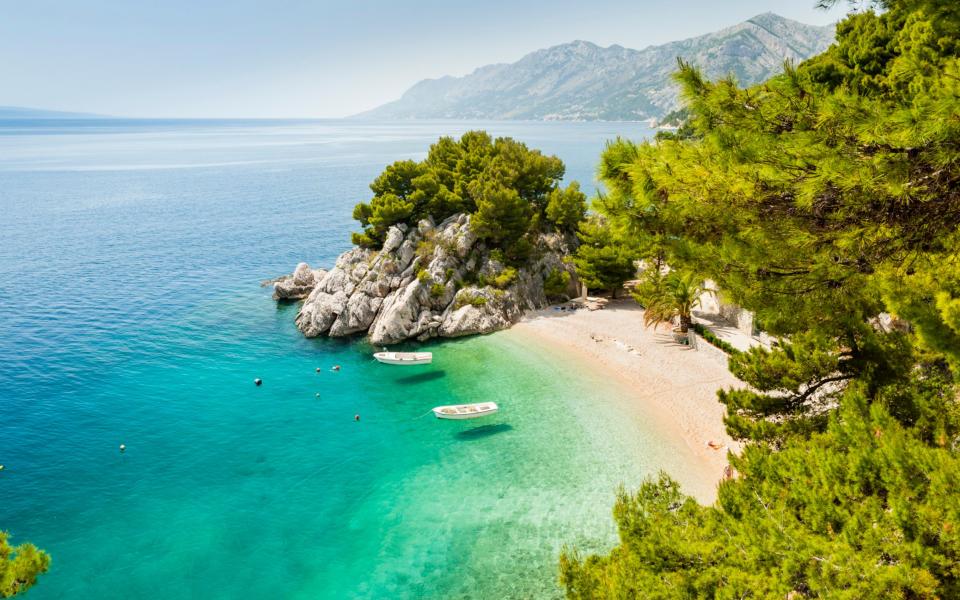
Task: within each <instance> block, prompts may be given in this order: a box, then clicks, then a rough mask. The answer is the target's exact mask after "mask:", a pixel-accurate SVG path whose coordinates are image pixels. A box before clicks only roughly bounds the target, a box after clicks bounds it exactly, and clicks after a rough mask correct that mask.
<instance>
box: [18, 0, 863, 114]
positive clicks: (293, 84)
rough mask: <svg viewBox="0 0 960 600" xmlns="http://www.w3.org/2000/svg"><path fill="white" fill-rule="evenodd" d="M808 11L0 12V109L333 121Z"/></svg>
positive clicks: (781, 0) (171, 3) (813, 13)
mask: <svg viewBox="0 0 960 600" xmlns="http://www.w3.org/2000/svg"><path fill="white" fill-rule="evenodd" d="M813 5H814V0H578V1H570V0H550V1H526V2H524V1H518V0H485V1H481V2H461V1H457V0H446V1H440V0H411V1H405V2H403V1H398V2H389V1H386V0H355V1H352V2H346V1H345V2H329V1H326V0H313V1H306V0H274V1H273V2H266V1H261V2H256V1H252V0H230V1H226V0H224V1H220V2H212V1H203V0H190V1H188V0H157V1H149V2H148V1H146V0H113V1H109V0H75V1H68V0H61V1H54V0H19V1H11V0H0V10H2V12H0V15H2V16H0V56H2V57H3V60H2V61H0V105H7V106H31V107H40V108H48V109H58V110H74V111H83V112H97V113H104V114H113V115H122V116H155V117H244V116H246V117H336V116H344V115H348V114H353V113H356V112H360V111H362V110H365V109H368V108H372V107H374V106H377V105H379V104H382V103H383V102H387V101H389V100H393V99H395V98H397V97H399V95H400V94H401V93H402V92H403V91H404V90H405V89H406V88H408V87H409V86H410V85H412V84H413V83H415V82H417V81H418V80H420V79H423V78H426V77H439V76H441V75H445V74H452V75H463V74H465V73H468V72H470V71H472V70H473V69H474V68H476V67H478V66H482V65H484V64H489V63H493V62H511V61H514V60H517V59H518V58H520V57H521V56H523V55H524V54H526V53H527V52H531V51H533V50H536V49H539V48H544V47H547V46H551V45H555V44H561V43H564V42H568V41H571V40H574V39H584V40H589V41H591V42H594V43H597V44H600V45H602V46H608V45H610V44H620V45H623V46H628V47H632V48H643V47H645V46H649V45H652V44H661V43H664V42H669V41H673V40H677V39H682V38H686V37H691V36H694V35H699V34H703V33H708V32H710V31H715V30H717V29H720V28H723V27H727V26H730V25H734V24H736V23H738V22H740V21H743V20H746V19H748V18H750V17H752V16H754V15H756V14H759V13H762V12H766V11H772V12H775V13H778V14H780V15H783V16H785V17H788V18H791V19H795V20H797V21H801V22H804V23H810V24H818V25H822V24H826V23H830V22H834V21H836V20H838V19H839V18H840V17H841V16H842V15H843V12H844V10H845V5H843V4H841V6H839V7H837V8H835V9H833V10H832V11H830V12H824V11H821V10H817V9H815V8H814V7H813Z"/></svg>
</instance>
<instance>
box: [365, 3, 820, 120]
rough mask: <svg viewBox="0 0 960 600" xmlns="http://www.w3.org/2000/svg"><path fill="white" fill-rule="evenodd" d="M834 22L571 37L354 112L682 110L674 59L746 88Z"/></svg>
mask: <svg viewBox="0 0 960 600" xmlns="http://www.w3.org/2000/svg"><path fill="white" fill-rule="evenodd" d="M833 39H834V26H833V25H827V26H822V27H819V26H814V25H805V24H803V23H798V22H796V21H792V20H790V19H786V18H784V17H781V16H779V15H776V14H773V13H764V14H762V15H757V16H756V17H753V18H752V19H749V20H747V21H744V22H743V23H740V24H738V25H734V26H733V27H728V28H726V29H721V30H720V31H717V32H715V33H709V34H707V35H702V36H699V37H694V38H690V39H686V40H682V41H678V42H670V43H668V44H663V45H660V46H650V47H647V48H645V49H643V50H633V49H630V48H624V47H623V46H618V45H613V46H609V47H607V48H603V47H600V46H597V45H596V44H592V43H590V42H585V41H579V40H578V41H574V42H570V43H567V44H561V45H559V46H553V47H551V48H546V49H543V50H537V51H535V52H532V53H530V54H527V55H526V56H524V57H523V58H521V59H520V60H518V61H517V62H515V63H509V64H493V65H487V66H484V67H480V68H479V69H476V70H475V71H473V72H472V73H470V74H469V75H465V76H463V77H451V76H446V77H441V78H439V79H425V80H423V81H421V82H419V83H417V84H416V85H414V86H413V87H411V88H410V89H409V90H407V92H405V93H404V94H403V96H402V97H401V98H400V99H399V100H395V101H393V102H390V103H388V104H384V105H382V106H380V107H378V108H375V109H373V110H370V111H367V112H365V113H361V114H359V115H356V116H357V117H363V118H382V119H434V118H450V119H531V120H551V119H563V120H610V121H618V120H644V119H649V118H661V117H663V116H664V115H665V114H667V113H669V112H671V111H672V110H675V109H677V108H678V107H679V106H680V100H679V88H678V85H677V84H676V83H675V82H674V81H673V80H672V78H671V75H672V74H673V73H674V72H675V71H676V69H677V58H682V59H683V60H684V61H687V62H690V63H692V64H693V65H695V66H697V67H699V68H701V69H702V70H703V71H704V72H705V74H706V75H707V76H709V77H720V76H724V75H727V74H732V75H733V76H734V77H736V79H737V81H738V82H739V83H740V84H741V85H752V84H755V83H759V82H761V81H764V80H766V79H769V78H770V77H771V76H773V75H775V74H776V73H778V72H780V70H782V68H783V63H784V61H785V60H791V61H794V62H801V61H803V60H805V59H807V58H810V57H811V56H814V55H816V54H819V53H820V52H823V51H824V50H826V49H827V48H828V47H829V46H830V44H831V43H832V42H833Z"/></svg>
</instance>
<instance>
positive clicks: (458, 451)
mask: <svg viewBox="0 0 960 600" xmlns="http://www.w3.org/2000/svg"><path fill="white" fill-rule="evenodd" d="M478 126H480V127H484V128H487V129H488V130H490V131H491V132H493V133H495V134H508V135H513V136H515V137H517V138H519V139H522V140H524V141H526V142H528V143H529V144H530V145H532V146H535V147H539V148H542V149H544V150H546V151H548V152H551V153H556V154H558V155H559V156H560V157H561V158H563V159H564V161H565V162H566V163H567V165H568V178H576V179H579V180H580V181H581V182H583V183H584V184H585V185H584V187H585V188H587V189H592V187H593V185H592V179H593V177H592V174H593V171H594V164H595V161H596V157H597V156H598V155H599V152H600V150H601V148H602V146H603V143H604V141H605V140H607V139H609V138H612V137H614V136H616V135H618V134H619V135H625V136H628V137H633V138H638V137H643V136H645V135H647V134H648V133H649V130H647V129H646V128H645V127H644V126H642V125H639V124H622V123H618V124H597V123H481V124H477V123H458V122H418V123H401V124H385V123H364V122H351V121H309V122H290V121H278V122H257V121H253V122H243V121H231V122H214V121H156V122H142V121H82V122H81V121H78V122H0V210H2V214H3V218H2V220H0V464H3V465H5V467H6V469H5V470H4V471H2V472H0V528H2V529H8V530H10V531H11V532H13V534H14V536H15V537H14V540H13V541H14V542H17V541H27V540H29V541H31V542H34V543H36V544H37V545H39V546H41V547H42V548H44V549H45V550H47V551H49V552H50V553H51V555H52V556H53V568H52V570H51V571H50V573H49V574H47V575H45V576H44V577H43V578H42V580H41V582H40V584H39V585H38V587H37V588H35V589H34V590H32V591H31V592H30V593H29V596H28V597H30V598H41V599H42V598H61V597H71V598H236V597H246V598H278V597H294V598H318V597H322V598H345V597H363V598H384V597H394V598H404V597H436V598H494V597H496V598H507V597H514V598H530V597H555V596H558V595H559V594H560V590H559V589H558V587H557V585H556V558H557V553H558V552H559V549H560V547H561V546H562V545H563V544H564V543H575V544H577V545H579V546H580V547H582V548H584V549H586V550H590V549H600V548H605V547H607V546H609V545H610V544H611V543H612V541H613V539H614V535H615V531H614V527H613V522H612V519H611V516H610V508H611V505H612V502H613V494H614V491H615V489H616V487H617V485H618V484H620V483H625V484H627V485H635V484H636V483H637V482H638V481H639V480H640V479H641V478H642V477H643V476H644V475H647V474H650V473H652V472H654V471H655V470H656V469H658V468H661V467H670V466H674V465H672V462H671V461H675V460H676V459H675V457H672V456H670V455H669V454H668V453H667V452H666V451H665V450H662V449H661V448H663V446H664V445H663V444H662V443H661V441H660V440H659V439H658V438H657V437H656V434H655V433H653V432H651V431H648V430H647V429H646V428H645V427H644V424H643V423H642V422H639V421H638V420H637V419H635V418H634V417H632V416H630V414H631V413H630V411H629V410H628V409H627V408H626V407H625V406H623V403H622V402H621V401H620V400H619V399H618V398H616V397H615V390H614V389H612V388H610V387H609V386H608V385H607V384H606V383H605V382H603V381H597V380H596V379H595V378H594V377H592V376H591V375H590V374H589V373H582V372H578V371H577V369H576V365H571V364H567V363H565V362H564V359H563V358H562V357H559V356H556V355H554V354H552V353H551V352H550V351H549V350H547V349H542V348H537V347H535V346H532V345H531V343H530V342H527V341H524V340H523V339H522V338H519V337H517V336H514V335H511V334H506V335H503V334H496V335H492V336H486V337H482V338H472V339H466V340H457V341H447V342H443V343H439V344H432V345H431V347H432V349H433V350H434V351H435V353H436V354H435V356H436V360H435V363H434V364H433V365H432V366H430V367H409V368H397V367H395V368H391V367H387V366H384V365H379V364H377V363H374V362H372V361H371V360H370V359H369V354H370V352H371V348H369V346H367V345H366V344H365V342H363V341H362V340H359V339H354V340H347V341H343V340H306V339H304V338H303V337H302V336H300V334H299V333H298V332H297V331H296V329H295V328H294V326H293V317H294V315H295V313H296V307H295V306H294V305H281V306H277V305H276V304H275V303H274V302H273V301H272V300H271V299H270V296H269V290H266V289H261V288H260V287H259V286H258V282H259V281H260V280H261V279H265V278H269V277H273V276H275V275H278V274H281V273H285V272H289V271H290V270H291V269H292V268H293V266H294V265H295V264H296V263H297V262H298V261H299V260H307V261H308V262H310V263H311V264H312V265H329V264H330V263H331V262H332V260H333V259H334V258H335V257H336V255H337V254H338V253H339V252H341V251H343V250H344V249H346V248H347V246H348V242H347V240H348V237H349V231H351V230H352V229H353V223H351V221H350V209H351V207H352V205H353V204H354V203H355V202H357V201H359V200H364V199H367V196H368V194H369V190H368V189H367V184H368V182H369V181H370V180H371V179H372V178H373V177H374V176H375V175H376V174H377V173H378V172H379V171H380V170H381V169H382V168H383V166H384V165H385V164H387V163H388V162H390V161H392V160H396V159H399V158H405V157H414V158H418V157H422V156H423V155H424V153H425V149H426V147H427V145H428V144H429V143H430V142H431V141H433V140H434V139H435V138H436V137H437V136H438V135H440V134H458V133H461V132H463V131H466V130H468V129H471V128H476V127H478ZM333 364H340V365H342V367H343V368H342V371H340V372H338V373H334V372H331V371H330V370H329V367H330V366H331V365H333ZM317 367H319V368H320V369H321V370H320V372H319V373H317V372H316V370H315V369H316V368H317ZM255 377H261V378H263V380H264V384H263V386H262V387H255V386H254V385H253V383H252V380H253V378H255ZM317 394H319V396H318V395H317ZM488 399H493V400H496V401H498V402H500V403H501V405H502V407H503V410H502V412H501V413H500V414H498V415H496V416H494V417H491V418H489V419H485V420H483V421H481V422H459V423H458V422H441V421H437V420H435V419H433V418H432V416H425V413H426V411H428V410H429V409H430V408H431V407H432V406H435V405H437V404H445V403H451V402H467V401H479V400H488ZM355 414H359V415H360V416H361V420H360V421H359V422H355V421H354V419H353V417H354V415H355ZM121 443H123V444H126V446H127V450H126V452H125V453H123V454H121V453H120V452H119V451H118V447H119V444H121Z"/></svg>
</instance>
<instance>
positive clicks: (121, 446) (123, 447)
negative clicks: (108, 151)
mask: <svg viewBox="0 0 960 600" xmlns="http://www.w3.org/2000/svg"><path fill="white" fill-rule="evenodd" d="M126 449H127V445H126V444H120V452H123V451H125V450H126Z"/></svg>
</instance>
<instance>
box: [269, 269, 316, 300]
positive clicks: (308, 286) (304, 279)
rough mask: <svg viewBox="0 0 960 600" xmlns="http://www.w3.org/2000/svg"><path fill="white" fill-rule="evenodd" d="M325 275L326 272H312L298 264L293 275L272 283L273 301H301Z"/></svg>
mask: <svg viewBox="0 0 960 600" xmlns="http://www.w3.org/2000/svg"><path fill="white" fill-rule="evenodd" d="M326 274H327V272H326V271H324V270H323V269H316V270H313V269H311V268H310V265H308V264H307V263H300V264H299V265H297V268H296V269H295V270H294V271H293V275H287V276H286V277H281V278H279V279H277V280H276V281H274V283H273V299H274V300H301V299H303V298H306V297H307V296H308V295H310V292H312V291H313V288H314V287H316V285H317V283H318V282H319V281H320V280H321V279H323V277H324V275H326Z"/></svg>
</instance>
